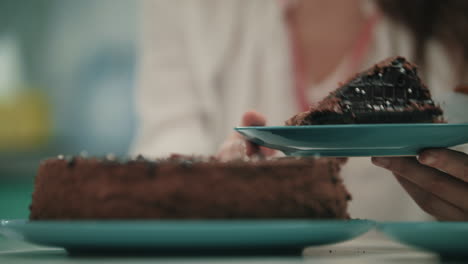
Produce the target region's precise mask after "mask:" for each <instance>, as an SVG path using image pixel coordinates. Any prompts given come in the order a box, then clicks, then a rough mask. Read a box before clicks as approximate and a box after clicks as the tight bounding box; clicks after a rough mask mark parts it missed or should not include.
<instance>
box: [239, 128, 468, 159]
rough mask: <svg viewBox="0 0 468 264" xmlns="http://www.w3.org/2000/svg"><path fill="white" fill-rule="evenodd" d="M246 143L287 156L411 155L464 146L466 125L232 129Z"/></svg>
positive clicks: (466, 139) (467, 130)
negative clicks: (428, 150)
mask: <svg viewBox="0 0 468 264" xmlns="http://www.w3.org/2000/svg"><path fill="white" fill-rule="evenodd" d="M235 130H236V131H238V132H239V133H241V134H242V135H244V136H245V137H246V138H247V139H249V140H250V141H252V142H254V143H256V144H258V145H261V146H265V147H269V148H273V149H277V150H280V151H282V152H284V153H285V154H286V155H290V156H335V157H352V156H415V155H418V153H419V152H420V151H421V150H423V149H426V148H446V147H453V146H456V145H460V144H464V143H468V123H462V124H429V123H425V124H357V125H354V124H353V125H314V126H265V127H236V128H235Z"/></svg>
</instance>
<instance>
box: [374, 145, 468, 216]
mask: <svg viewBox="0 0 468 264" xmlns="http://www.w3.org/2000/svg"><path fill="white" fill-rule="evenodd" d="M372 162H373V163H374V164H375V165H377V166H379V167H383V168H386V169H388V170H390V171H392V172H393V174H394V175H395V176H396V178H397V180H398V181H399V182H400V184H401V185H402V186H403V188H405V190H406V191H407V192H408V193H409V194H410V196H411V197H412V198H413V199H414V200H415V201H416V203H417V204H418V205H419V206H420V207H421V208H422V209H423V210H424V211H426V212H427V213H429V214H431V215H433V216H434V217H435V218H437V219H438V220H445V221H467V220H468V155H467V154H465V153H462V152H458V151H454V150H449V149H429V150H425V151H423V152H422V153H421V154H420V155H419V157H418V159H416V158H412V157H411V158H410V157H408V158H382V157H378V158H376V157H374V158H372Z"/></svg>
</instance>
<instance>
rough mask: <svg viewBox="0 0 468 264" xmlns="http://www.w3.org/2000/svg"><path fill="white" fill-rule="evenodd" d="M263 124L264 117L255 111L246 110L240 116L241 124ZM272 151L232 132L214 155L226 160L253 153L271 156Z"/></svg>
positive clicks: (241, 157)
mask: <svg viewBox="0 0 468 264" xmlns="http://www.w3.org/2000/svg"><path fill="white" fill-rule="evenodd" d="M265 124H266V118H265V117H264V116H263V115H262V114H260V113H258V112H256V111H248V112H246V113H244V115H243V116H242V121H241V126H264V125H265ZM274 153H275V150H273V149H269V148H265V147H260V146H258V145H256V144H254V143H252V142H250V141H248V140H246V139H245V138H244V137H243V136H242V135H241V134H239V133H237V132H234V133H233V134H231V135H230V136H229V137H228V138H227V139H226V140H225V141H224V143H223V144H222V145H221V147H220V148H219V151H218V154H217V155H216V156H217V158H219V159H220V160H222V161H228V160H234V159H243V158H245V157H250V156H253V155H259V156H272V155H273V154H274Z"/></svg>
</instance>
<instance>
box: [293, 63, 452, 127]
mask: <svg viewBox="0 0 468 264" xmlns="http://www.w3.org/2000/svg"><path fill="white" fill-rule="evenodd" d="M442 121H443V119H442V110H441V109H440V107H439V106H437V105H435V104H434V102H433V101H432V99H431V94H430V92H429V90H428V89H427V87H426V85H424V84H423V83H422V81H421V79H420V78H419V76H418V73H417V67H416V66H415V65H413V64H411V63H410V62H408V61H407V60H406V59H405V58H403V57H395V58H389V59H387V60H385V61H382V62H380V63H378V64H376V65H374V67H372V68H370V69H369V70H367V71H364V72H362V73H359V74H357V75H356V76H354V77H352V78H351V79H350V80H349V81H348V82H346V83H344V84H342V85H340V87H339V88H338V89H337V90H335V91H334V92H332V93H330V95H329V96H327V97H326V98H325V99H324V100H322V101H321V102H319V103H318V104H317V106H316V107H311V108H310V109H309V111H306V112H303V113H299V114H297V115H296V116H294V117H292V118H291V119H289V120H287V121H286V125H290V126H294V125H300V126H303V125H322V124H371V123H432V122H442Z"/></svg>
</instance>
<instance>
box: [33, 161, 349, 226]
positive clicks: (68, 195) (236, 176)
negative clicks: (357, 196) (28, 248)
mask: <svg viewBox="0 0 468 264" xmlns="http://www.w3.org/2000/svg"><path fill="white" fill-rule="evenodd" d="M341 164H342V162H341V161H339V160H337V159H331V158H328V159H327V158H322V159H314V158H303V159H297V158H279V159H273V160H258V161H255V162H253V161H240V160H238V161H231V162H220V161H217V160H216V159H214V158H203V157H186V156H172V157H170V158H166V159H159V160H149V159H145V158H143V157H139V158H137V159H133V160H125V161H124V160H116V161H112V162H109V161H106V159H98V158H83V157H74V158H73V166H70V165H69V161H67V160H66V159H59V158H53V159H48V160H45V161H44V162H42V163H41V165H40V167H39V171H38V174H37V176H36V179H35V188H34V193H33V199H32V204H31V207H30V219H31V220H73V219H75V220H77V219H82V220H85V219H90V220H92V219H107V220H111V219H273V218H282V219H287V218H306V219H319V218H320V219H324V218H325V219H347V218H349V216H348V213H347V203H348V200H350V195H349V193H348V192H347V190H346V189H345V187H344V185H343V183H342V180H341V178H340V177H339V171H340V166H341Z"/></svg>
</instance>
